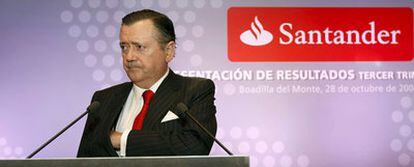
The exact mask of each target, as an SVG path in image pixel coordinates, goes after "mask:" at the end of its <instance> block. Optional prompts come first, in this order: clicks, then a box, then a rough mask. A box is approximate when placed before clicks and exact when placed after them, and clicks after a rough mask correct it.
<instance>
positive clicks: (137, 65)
mask: <svg viewBox="0 0 414 167" xmlns="http://www.w3.org/2000/svg"><path fill="white" fill-rule="evenodd" d="M125 66H126V67H127V68H141V67H142V64H141V63H140V62H138V61H128V62H127V63H126V64H125Z"/></svg>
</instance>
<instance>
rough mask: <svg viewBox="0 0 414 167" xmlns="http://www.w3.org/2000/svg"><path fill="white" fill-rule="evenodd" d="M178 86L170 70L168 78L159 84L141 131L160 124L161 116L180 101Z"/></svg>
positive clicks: (174, 75) (177, 81)
mask: <svg viewBox="0 0 414 167" xmlns="http://www.w3.org/2000/svg"><path fill="white" fill-rule="evenodd" d="M180 86H181V85H180V84H179V80H178V78H177V76H176V74H175V73H174V72H173V71H172V70H171V69H170V72H169V73H168V76H167V77H166V78H165V80H164V81H163V82H162V83H161V85H160V87H159V88H158V90H157V92H155V95H154V97H153V99H152V100H151V103H150V106H149V108H148V113H147V116H146V117H145V120H144V123H143V129H151V128H152V127H153V126H154V125H155V124H157V123H160V122H161V119H162V118H163V116H165V115H166V114H167V112H168V110H169V109H170V108H171V107H175V106H173V105H175V104H177V102H178V100H180V97H181V96H180V95H179V94H180V91H178V90H179V89H180Z"/></svg>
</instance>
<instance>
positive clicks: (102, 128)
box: [77, 70, 217, 157]
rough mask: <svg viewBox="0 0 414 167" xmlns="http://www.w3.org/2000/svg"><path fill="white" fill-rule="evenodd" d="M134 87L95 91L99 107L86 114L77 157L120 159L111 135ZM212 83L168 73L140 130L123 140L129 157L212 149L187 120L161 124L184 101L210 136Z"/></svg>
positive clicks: (204, 152)
mask: <svg viewBox="0 0 414 167" xmlns="http://www.w3.org/2000/svg"><path fill="white" fill-rule="evenodd" d="M131 89H132V83H131V82H127V83H123V84H119V85H115V86H113V87H110V88H107V89H104V90H101V91H97V92H95V94H94V95H93V98H92V101H99V102H100V103H101V105H100V107H99V108H98V109H97V110H96V111H93V112H91V113H90V114H89V115H88V119H87V121H86V125H85V129H84V132H83V135H82V139H81V143H80V146H79V150H78V155H77V156H78V157H99V156H118V155H117V153H116V151H115V150H114V148H113V147H112V144H111V141H110V138H109V135H110V132H111V130H113V129H114V127H115V126H116V123H117V121H118V117H119V115H120V112H121V110H122V107H123V105H124V103H125V102H126V99H127V97H128V95H129V92H130V91H131ZM214 92H215V87H214V83H213V82H212V81H211V80H209V79H202V78H190V77H183V76H180V75H176V74H175V73H174V72H173V71H172V70H170V72H169V74H168V76H167V77H166V78H165V80H164V81H163V82H162V83H161V85H160V87H159V88H158V89H157V91H156V92H155V95H154V97H153V98H152V100H151V103H150V106H149V109H148V113H147V116H146V117H145V120H144V123H143V127H142V129H141V130H140V131H136V130H132V131H131V132H130V133H129V135H128V139H127V148H126V155H127V156H154V155H207V154H209V152H210V150H211V147H212V145H213V139H211V138H209V137H208V136H207V135H206V134H205V133H204V132H203V131H202V130H201V129H200V128H198V127H197V125H196V124H195V123H193V122H192V121H191V120H190V119H183V118H180V119H176V120H172V121H168V122H163V123H161V120H162V119H163V118H164V116H165V115H166V114H167V112H168V111H169V110H171V111H172V110H173V109H174V108H175V106H176V105H177V104H178V103H180V102H183V103H184V104H186V105H187V106H188V108H189V112H190V113H191V114H193V115H194V117H196V118H197V119H198V120H199V121H200V122H201V123H202V124H203V125H204V126H206V128H207V129H208V130H210V132H212V133H213V134H215V133H216V129H217V123H216V117H215V113H216V107H215V105H214V100H215V98H214Z"/></svg>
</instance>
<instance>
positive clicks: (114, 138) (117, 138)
mask: <svg viewBox="0 0 414 167" xmlns="http://www.w3.org/2000/svg"><path fill="white" fill-rule="evenodd" d="M121 136H122V133H120V132H117V131H111V136H110V137H111V143H112V147H114V148H115V149H119V148H120V147H121Z"/></svg>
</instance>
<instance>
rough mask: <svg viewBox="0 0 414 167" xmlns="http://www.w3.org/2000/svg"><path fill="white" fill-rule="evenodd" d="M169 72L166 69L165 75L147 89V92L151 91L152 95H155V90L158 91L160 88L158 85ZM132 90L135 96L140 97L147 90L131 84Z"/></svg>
mask: <svg viewBox="0 0 414 167" xmlns="http://www.w3.org/2000/svg"><path fill="white" fill-rule="evenodd" d="M169 72H170V69H168V68H167V71H166V72H165V74H164V75H163V76H162V77H161V78H160V79H159V80H158V81H157V82H155V83H154V84H153V85H152V86H151V87H150V88H149V90H151V91H152V92H154V94H155V92H156V91H157V89H158V87H160V85H161V83H162V81H164V79H165V78H166V77H167V75H168V73H169ZM132 89H133V91H134V93H135V94H137V95H142V93H144V92H145V91H146V90H148V89H143V88H140V87H138V86H137V85H135V84H133V87H132Z"/></svg>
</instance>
